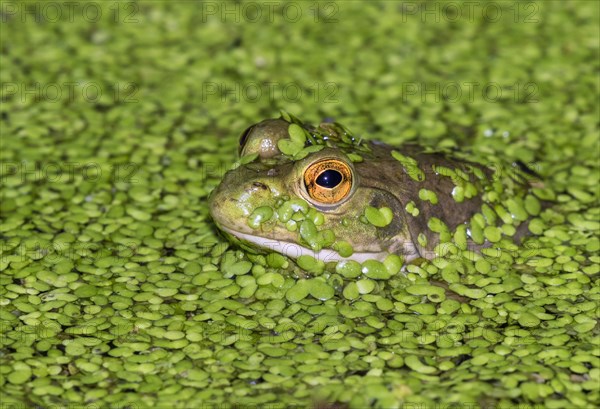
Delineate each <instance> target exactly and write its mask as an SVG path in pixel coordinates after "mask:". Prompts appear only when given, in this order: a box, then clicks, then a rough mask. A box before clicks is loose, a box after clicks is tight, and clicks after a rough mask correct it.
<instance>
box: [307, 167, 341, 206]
mask: <svg viewBox="0 0 600 409" xmlns="http://www.w3.org/2000/svg"><path fill="white" fill-rule="evenodd" d="M352 179H353V178H352V170H351V169H350V166H348V165H347V164H346V163H344V162H342V161H341V160H339V159H333V158H331V159H321V160H319V161H317V162H314V163H312V164H310V165H309V166H308V167H307V168H306V170H305V171H304V187H305V189H306V193H307V194H308V196H309V197H310V199H312V200H314V201H315V202H317V203H318V204H325V205H331V204H337V203H339V202H341V201H342V200H344V199H345V198H346V197H347V196H348V194H349V193H350V190H351V189H352Z"/></svg>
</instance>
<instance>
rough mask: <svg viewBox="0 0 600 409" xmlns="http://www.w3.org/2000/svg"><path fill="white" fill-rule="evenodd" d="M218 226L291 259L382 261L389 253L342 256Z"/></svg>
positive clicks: (328, 250) (329, 250)
mask: <svg viewBox="0 0 600 409" xmlns="http://www.w3.org/2000/svg"><path fill="white" fill-rule="evenodd" d="M220 228H221V229H222V230H223V231H225V232H226V233H229V234H231V235H232V236H235V237H237V238H238V239H241V240H245V241H247V242H250V243H252V244H254V245H256V246H258V247H260V248H263V249H269V250H271V251H274V252H277V253H281V254H283V255H285V256H287V257H290V258H293V259H297V258H298V257H300V256H311V257H314V258H315V259H317V260H321V261H323V262H325V263H328V262H338V261H344V260H353V261H356V262H358V263H363V262H365V261H367V260H378V261H383V260H384V259H385V258H386V257H387V256H388V255H389V254H390V253H389V252H387V251H380V252H362V253H354V254H352V255H351V256H350V257H342V256H340V254H339V253H338V252H337V251H335V250H332V249H322V250H319V251H315V250H312V249H309V248H307V247H304V246H301V245H300V244H298V243H292V242H288V241H284V240H278V239H275V238H273V237H270V238H269V237H261V236H256V235H253V234H248V233H242V232H240V231H237V230H234V229H232V228H229V227H226V226H223V225H221V226H220Z"/></svg>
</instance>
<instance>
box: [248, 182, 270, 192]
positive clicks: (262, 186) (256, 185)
mask: <svg viewBox="0 0 600 409" xmlns="http://www.w3.org/2000/svg"><path fill="white" fill-rule="evenodd" d="M252 187H253V188H257V189H263V190H267V189H268V188H269V187H268V186H267V185H265V184H264V183H260V182H252Z"/></svg>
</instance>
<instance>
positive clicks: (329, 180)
mask: <svg viewBox="0 0 600 409" xmlns="http://www.w3.org/2000/svg"><path fill="white" fill-rule="evenodd" d="M341 181H342V174H341V173H340V172H338V171H337V170H333V169H327V170H326V171H325V172H322V173H321V174H320V175H319V176H318V177H317V185H319V186H321V187H326V188H329V189H333V188H334V187H336V186H337V185H339V184H340V183H341Z"/></svg>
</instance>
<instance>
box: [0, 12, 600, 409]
mask: <svg viewBox="0 0 600 409" xmlns="http://www.w3.org/2000/svg"><path fill="white" fill-rule="evenodd" d="M130 5H132V6H134V7H129V6H130ZM332 5H333V6H334V7H331V6H332ZM531 5H533V6H535V7H533V8H527V10H525V9H521V10H520V12H519V13H516V14H515V11H517V10H516V9H515V5H514V4H508V3H506V4H504V3H502V2H498V4H497V6H498V8H499V10H502V13H499V14H498V16H497V17H493V16H492V15H490V14H488V15H487V16H485V15H484V16H482V13H481V10H478V9H477V8H478V6H477V5H475V6H474V9H473V10H472V11H473V12H474V13H463V14H462V16H457V17H456V19H457V20H456V21H450V19H449V18H446V17H448V16H447V15H446V14H447V13H445V12H444V11H443V10H441V11H440V13H441V14H440V13H438V14H439V15H434V14H428V13H430V12H431V10H432V9H434V8H435V4H431V7H430V8H428V9H427V10H425V9H421V8H419V7H417V8H410V7H407V8H405V9H404V10H403V11H401V10H399V8H398V7H399V5H398V3H397V2H375V3H373V4H371V3H365V2H336V3H335V4H333V3H331V4H326V3H323V2H317V3H314V2H306V3H302V2H301V3H297V4H296V5H295V6H296V7H297V8H298V10H301V12H302V13H301V14H299V17H298V20H295V21H293V22H292V21H290V20H289V19H290V17H291V14H289V13H290V12H291V11H292V8H291V7H287V6H285V5H284V4H281V5H274V6H273V8H272V9H270V10H273V13H272V14H271V17H272V20H269V19H266V20H264V21H262V20H261V21H260V22H257V21H253V17H251V16H250V15H249V14H247V13H245V11H244V7H245V6H244V4H243V3H241V4H240V5H239V7H240V8H239V10H240V12H239V13H238V17H239V18H240V19H239V20H236V17H234V16H233V15H227V13H225V14H223V12H224V11H225V9H224V8H223V7H225V6H223V5H222V4H220V3H219V2H214V4H208V3H207V4H204V6H207V7H204V8H203V7H199V6H198V4H192V3H189V4H188V3H181V4H178V7H176V8H174V7H171V6H170V5H168V4H166V3H164V2H142V3H139V4H138V3H135V4H125V3H119V4H117V5H115V4H113V3H110V2H106V3H103V2H100V3H98V4H95V8H97V9H98V10H99V11H100V13H99V16H98V18H97V19H96V18H93V19H92V18H91V15H90V14H87V12H89V11H91V10H92V9H91V8H88V9H86V10H83V9H81V7H82V6H81V5H74V6H73V8H71V7H69V8H68V10H67V8H66V7H65V5H64V4H63V3H60V2H58V3H54V4H53V5H52V7H43V6H41V5H38V4H35V3H27V4H21V3H19V2H14V4H8V5H6V6H7V7H4V4H3V10H2V11H3V13H2V15H3V17H2V18H3V21H2V27H3V30H4V31H6V32H7V33H5V34H7V35H4V36H2V40H1V41H2V43H3V47H2V51H1V52H2V57H3V61H8V62H14V64H10V63H9V64H4V66H5V67H4V70H3V74H4V76H3V80H2V82H3V87H2V89H3V91H2V104H1V105H0V114H1V115H0V135H1V136H2V149H1V150H0V161H1V163H0V189H1V195H2V199H1V200H2V212H1V213H0V232H1V233H2V245H1V246H0V252H1V253H0V272H1V274H0V305H1V306H2V308H0V333H1V336H0V390H1V391H2V399H1V400H2V407H7V408H12V407H14V408H29V407H32V408H33V407H44V408H45V407H48V408H55V407H56V408H58V407H61V408H62V407H65V408H66V407H80V406H81V407H89V408H92V407H94V408H95V407H97V408H117V407H118V408H126V407H131V408H136V409H142V408H151V407H179V408H197V407H256V408H258V407H273V408H275V407H281V408H283V407H311V406H318V405H322V406H327V404H329V406H336V407H341V406H343V405H346V406H348V407H350V408H366V407H380V408H403V407H406V408H408V407H415V408H434V407H439V408H442V407H479V406H481V407H495V408H504V407H506V408H508V407H539V408H585V407H597V406H598V402H600V395H599V389H598V383H599V382H600V367H599V361H598V349H597V345H598V335H599V334H598V325H597V318H598V301H599V300H600V295H599V293H600V292H599V290H598V288H600V286H599V284H600V283H599V281H598V273H599V270H600V257H598V254H597V252H598V250H599V249H600V241H599V240H598V234H597V233H598V216H599V215H600V209H599V208H598V205H597V204H598V189H597V185H598V180H597V179H598V177H597V175H598V157H597V155H598V153H597V152H598V151H597V139H598V128H597V123H598V121H597V112H595V111H594V107H595V106H596V105H597V95H596V92H597V87H596V85H597V78H596V75H595V73H593V68H594V67H595V61H596V60H597V44H598V42H599V41H598V30H597V20H598V8H597V6H596V4H595V3H594V2H534V3H532V4H531ZM90 6H92V4H90ZM213 6H214V7H217V8H218V9H216V10H214V11H215V13H214V14H213V13H212V11H213V9H211V7H213ZM408 6H410V4H409V5H408ZM231 7H232V8H229V9H228V10H232V9H233V10H235V7H236V5H235V4H233V3H232V5H231ZM247 7H249V5H247ZM259 7H261V5H260V4H259ZM286 7H287V9H286ZM61 8H62V9H61ZM517 8H518V7H517ZM57 9H61V11H62V13H60V16H57V15H55V14H51V13H53V12H54V11H56V10H57ZM69 10H71V11H72V13H71V12H69ZM490 10H491V9H488V10H487V12H489V11H490ZM532 10H533V14H532V15H529V14H524V13H523V12H526V13H530V12H531V11H532ZM80 11H85V12H86V13H85V14H82V13H80ZM246 11H248V12H249V8H247V9H246ZM478 11H479V13H478ZM263 12H264V13H263V16H266V14H267V13H266V12H267V8H264V9H263ZM434 13H435V11H434ZM86 14H87V16H86ZM526 15H529V18H528V19H527V20H523V17H525V16H526ZM437 17H439V18H437ZM515 18H516V21H515ZM315 19H317V20H319V21H315ZM382 50H383V51H382ZM357 56H360V58H358V57H357ZM490 56H493V58H490ZM424 62H426V63H424ZM332 67H335V69H332ZM417 71H418V73H419V75H418V76H417V75H415V72H417ZM417 77H418V78H419V80H414V78H417ZM458 78H460V79H462V80H464V81H465V82H464V83H463V84H461V83H460V81H458V80H457V79H458ZM454 85H457V86H458V87H460V88H461V91H462V94H461V96H460V97H458V96H457V98H458V100H456V99H453V98H452V95H450V94H448V93H447V92H444V90H446V91H450V89H451V88H452V87H454ZM436 87H438V88H439V92H437V95H436V94H435V91H432V90H435V88H436ZM469 87H472V88H469ZM482 89H486V90H488V91H489V90H491V89H495V90H498V91H501V94H502V95H500V94H499V95H498V97H497V98H494V96H493V95H492V94H490V93H487V92H481V91H482ZM56 90H59V91H60V95H58V94H56V93H53V92H54V91H56ZM252 90H261V91H262V92H260V93H256V94H251V93H250V92H251V91H252ZM293 90H298V96H297V97H296V96H295V95H293V93H292V91H293ZM470 90H471V91H473V92H471V93H470V92H469V91H470ZM95 91H99V92H98V93H95ZM278 108H284V109H286V110H289V111H290V112H296V113H298V114H299V115H302V117H303V118H307V119H310V120H312V121H313V122H315V123H316V122H319V121H320V120H322V119H326V118H333V119H334V120H336V121H338V120H339V121H340V122H342V123H344V124H347V125H348V126H349V127H350V128H351V129H352V130H353V131H356V133H355V134H354V135H364V137H365V139H377V140H382V141H385V142H388V143H390V144H393V145H395V146H398V145H400V144H401V143H403V142H419V143H422V144H424V145H426V146H428V147H430V148H432V149H436V150H441V151H449V152H453V153H456V154H457V155H464V156H461V158H462V159H464V160H465V161H466V162H468V161H470V160H471V159H472V160H473V161H476V162H480V163H490V162H492V161H494V162H496V160H498V161H499V162H507V163H512V162H517V161H518V162H522V163H525V164H527V165H528V166H530V165H531V166H530V167H531V168H532V170H534V171H535V172H536V173H538V174H539V176H534V175H529V174H525V175H523V174H521V173H520V172H517V171H516V170H515V169H514V168H513V167H509V168H508V169H502V168H501V167H495V168H494V172H495V174H494V176H493V177H494V179H495V180H497V181H498V182H499V183H496V185H495V186H493V187H492V188H491V189H489V190H485V191H482V190H481V189H480V185H479V181H481V180H482V179H483V178H485V177H487V176H485V175H483V174H482V172H481V171H480V170H478V169H477V168H472V169H471V168H469V167H468V166H465V167H463V168H460V169H459V168H457V169H450V168H445V167H442V166H436V165H434V166H433V167H431V166H427V167H426V166H422V165H420V164H419V163H417V162H416V161H415V160H414V159H412V158H410V157H408V156H406V155H404V154H403V153H402V150H401V149H398V150H395V151H394V152H393V153H392V155H393V158H394V160H398V161H400V162H401V163H402V165H403V168H404V175H402V177H404V179H403V181H405V182H406V183H411V184H415V185H417V186H419V189H421V188H422V187H423V189H422V190H421V192H419V199H416V198H413V200H414V201H409V203H407V204H406V205H405V211H406V214H392V212H388V210H384V209H382V208H379V206H381V205H380V204H374V203H376V202H373V203H371V204H372V206H373V207H371V210H368V211H366V210H365V211H364V212H363V209H362V207H361V208H360V209H358V212H359V213H364V219H365V221H366V222H367V223H369V224H360V226H361V228H369V229H374V228H375V227H377V229H385V228H387V227H388V226H390V225H391V224H393V225H396V224H398V223H403V220H404V219H403V218H404V217H406V218H411V220H413V221H414V220H418V219H417V218H419V217H422V215H423V214H424V213H425V212H426V210H427V209H429V208H430V207H433V208H436V209H439V210H438V211H439V216H437V217H436V218H429V219H428V220H424V222H423V234H422V236H419V238H418V241H419V243H421V244H422V245H424V244H425V242H426V240H427V237H431V236H430V235H433V236H435V237H437V236H438V235H439V238H440V239H441V238H442V236H443V235H446V236H445V240H446V239H447V241H446V242H444V243H443V244H444V245H445V246H438V248H437V249H436V250H437V251H438V257H437V258H436V259H434V260H431V261H425V260H423V259H417V260H414V261H412V262H411V263H409V264H408V265H407V266H405V268H404V271H401V268H402V267H403V264H404V260H403V259H402V257H400V256H399V255H390V256H388V257H387V258H385V259H384V260H383V261H380V262H374V261H369V262H361V263H359V262H357V261H352V260H345V261H342V262H339V263H331V262H330V261H329V260H327V259H324V260H317V259H315V258H313V257H309V256H306V257H301V258H299V259H298V260H296V261H293V260H291V259H288V258H287V257H285V256H283V255H281V254H279V253H276V252H270V253H267V254H255V253H253V252H251V251H250V249H248V248H246V247H244V245H243V244H239V245H232V244H230V243H229V242H228V241H227V240H226V239H224V238H223V237H221V236H219V235H218V234H217V233H216V231H217V229H216V227H215V226H214V224H213V223H212V221H211V220H210V219H209V216H208V209H207V199H208V195H209V194H210V192H211V191H212V189H213V188H214V187H215V186H216V185H217V184H218V183H219V181H220V180H221V178H222V175H223V172H224V171H225V170H226V169H228V168H229V167H230V166H231V164H233V163H234V161H235V152H236V150H237V149H238V146H239V141H238V138H237V137H238V136H239V133H241V131H242V130H243V129H245V128H246V127H247V126H248V124H251V123H255V122H257V121H258V120H261V119H263V118H265V117H267V116H276V115H277V113H276V112H275V111H273V110H274V109H275V110H276V109H278ZM284 117H285V118H286V119H287V120H289V121H290V122H292V125H290V127H289V129H288V133H289V139H288V138H286V139H284V140H281V141H279V142H278V147H279V148H280V149H281V150H282V151H284V153H285V154H287V155H289V156H291V157H293V158H294V159H299V158H302V157H304V156H306V155H307V154H308V153H309V152H311V151H315V150H319V149H323V148H324V147H325V146H326V145H327V142H326V139H325V135H326V133H325V132H324V131H323V133H322V134H319V135H316V136H315V135H313V133H312V132H307V131H306V130H305V129H303V128H302V127H300V126H299V125H298V124H299V121H298V120H297V118H295V117H293V115H290V114H287V113H284ZM327 126H331V127H340V128H336V129H341V130H342V131H340V134H343V135H344V137H345V139H344V141H343V143H344V144H345V145H344V146H343V147H344V148H345V150H346V151H347V152H346V153H347V155H348V157H349V158H350V160H351V161H352V162H354V164H355V166H371V164H369V163H368V155H367V154H365V151H363V150H361V149H363V148H365V144H363V143H361V140H362V139H361V138H360V137H357V138H354V137H351V136H350V135H352V134H351V133H350V132H346V130H345V128H344V129H342V128H341V125H339V124H335V123H329V122H328V125H327ZM324 129H325V128H323V130H324ZM311 138H312V139H313V140H311ZM315 138H316V139H315ZM313 142H314V143H313ZM460 152H463V153H460ZM256 159H257V155H256V154H252V155H246V156H244V157H242V158H240V159H239V160H238V161H237V163H235V164H234V166H238V167H239V166H243V165H250V167H251V166H252V163H253V162H254V161H255V160H256ZM429 172H434V173H438V174H440V175H443V176H444V180H445V181H446V182H448V183H451V184H452V185H451V186H454V188H453V190H452V197H453V199H454V200H456V201H458V202H464V201H468V200H471V199H472V198H475V197H477V196H478V195H482V197H484V198H485V201H486V203H487V205H485V206H482V208H481V214H480V215H477V216H475V217H473V219H472V220H470V222H469V223H467V224H465V225H460V226H458V227H456V229H450V228H447V227H448V226H450V225H451V223H450V222H451V220H448V218H447V217H445V216H443V214H444V213H443V210H444V202H443V199H442V197H441V195H436V194H435V192H433V191H432V190H431V189H432V188H431V187H430V190H427V189H426V188H425V186H428V185H426V184H427V183H428V182H429V181H430V180H431V176H430V173H429ZM507 173H510V174H515V175H516V177H517V179H520V180H522V179H523V178H524V179H529V180H530V181H531V183H532V184H534V185H535V186H536V187H535V188H534V189H532V193H533V194H530V195H527V196H525V197H524V198H523V199H518V198H512V199H508V200H505V198H506V197H509V198H510V197H511V192H512V191H513V189H514V185H511V184H510V183H508V184H503V183H500V181H501V180H504V179H506V178H505V176H506V174H507ZM385 176H387V175H385ZM436 203H437V204H436ZM366 204H367V203H365V205H366ZM253 206H254V207H253V208H251V209H247V210H248V214H251V217H250V218H249V220H244V221H240V223H246V222H249V223H250V226H251V227H252V228H255V229H265V230H268V229H269V227H270V225H271V224H273V223H275V222H277V223H282V225H285V226H286V228H287V229H289V230H290V231H297V232H298V234H300V235H301V236H302V240H303V241H304V242H303V243H302V244H303V246H305V247H310V248H311V249H318V248H319V247H322V248H333V249H334V250H336V251H337V252H338V253H339V254H340V255H341V256H342V257H349V256H351V255H353V254H354V252H355V249H358V248H359V247H358V246H357V244H358V243H350V242H342V241H339V240H336V238H335V237H332V236H331V234H330V233H327V229H328V226H327V225H326V223H325V221H324V219H323V217H322V214H321V213H320V212H318V211H315V210H314V209H312V208H311V206H309V205H308V203H306V202H305V201H304V200H302V199H299V198H286V199H283V200H281V202H280V203H277V205H271V204H269V205H268V206H267V205H266V204H265V203H254V204H253ZM521 221H527V222H528V224H527V225H526V226H522V225H521V223H520V222H521ZM353 222H354V221H353V220H346V222H345V223H346V224H344V225H345V226H348V227H352V226H353V225H354V223H353ZM523 230H527V231H528V232H529V233H530V234H529V235H528V236H527V237H521V235H520V234H521V231H523ZM513 237H515V241H514V242H513ZM483 243H485V245H486V246H489V247H487V248H484V249H481V250H480V249H479V248H478V247H479V246H478V244H483ZM274 250H277V249H274ZM280 250H281V249H280ZM356 252H357V253H358V250H356ZM446 287H447V288H446Z"/></svg>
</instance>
